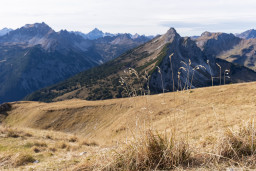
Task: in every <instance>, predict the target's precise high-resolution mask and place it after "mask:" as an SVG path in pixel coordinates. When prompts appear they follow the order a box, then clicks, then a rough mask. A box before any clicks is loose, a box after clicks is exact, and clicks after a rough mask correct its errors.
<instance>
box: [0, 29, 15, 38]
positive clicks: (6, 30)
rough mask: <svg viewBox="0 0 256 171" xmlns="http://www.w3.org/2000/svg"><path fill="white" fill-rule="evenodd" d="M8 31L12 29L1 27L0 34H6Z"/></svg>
mask: <svg viewBox="0 0 256 171" xmlns="http://www.w3.org/2000/svg"><path fill="white" fill-rule="evenodd" d="M10 31H12V29H9V28H3V29H2V30H0V36H4V35H6V34H8V33H9V32H10Z"/></svg>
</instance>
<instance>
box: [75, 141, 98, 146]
mask: <svg viewBox="0 0 256 171" xmlns="http://www.w3.org/2000/svg"><path fill="white" fill-rule="evenodd" d="M79 145H85V146H99V144H98V143H97V142H96V141H88V140H82V141H80V143H79Z"/></svg>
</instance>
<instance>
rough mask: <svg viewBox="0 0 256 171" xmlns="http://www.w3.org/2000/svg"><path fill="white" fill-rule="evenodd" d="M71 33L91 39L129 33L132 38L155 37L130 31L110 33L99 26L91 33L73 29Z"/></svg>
mask: <svg viewBox="0 0 256 171" xmlns="http://www.w3.org/2000/svg"><path fill="white" fill-rule="evenodd" d="M71 33H74V34H77V35H80V36H82V37H83V38H85V39H89V40H96V39H99V38H103V37H107V36H109V37H114V36H118V35H129V36H130V38H132V39H137V38H139V37H146V38H148V39H153V38H154V37H155V36H145V35H139V34H138V33H136V34H134V35H133V34H130V33H123V34H122V33H117V34H112V33H108V32H105V33H104V32H103V31H101V30H99V29H98V28H95V29H93V30H92V31H90V32H89V33H87V34H86V33H82V32H79V31H71Z"/></svg>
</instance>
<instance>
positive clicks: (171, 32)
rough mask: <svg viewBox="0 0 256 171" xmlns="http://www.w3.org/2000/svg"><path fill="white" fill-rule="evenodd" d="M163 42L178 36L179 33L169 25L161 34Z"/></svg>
mask: <svg viewBox="0 0 256 171" xmlns="http://www.w3.org/2000/svg"><path fill="white" fill-rule="evenodd" d="M163 37H164V39H165V42H172V41H173V40H174V39H176V38H178V39H179V38H180V35H179V34H178V33H177V31H176V30H175V29H174V28H173V27H171V28H170V29H169V30H168V31H167V32H166V33H165V34H164V35H163Z"/></svg>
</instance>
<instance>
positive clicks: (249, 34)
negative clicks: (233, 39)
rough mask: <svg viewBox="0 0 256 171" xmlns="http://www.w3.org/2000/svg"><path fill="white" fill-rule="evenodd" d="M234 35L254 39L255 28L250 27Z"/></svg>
mask: <svg viewBox="0 0 256 171" xmlns="http://www.w3.org/2000/svg"><path fill="white" fill-rule="evenodd" d="M236 36H237V37H240V38H242V39H254V38H256V30H254V29H250V30H247V31H245V32H243V33H241V34H236Z"/></svg>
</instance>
